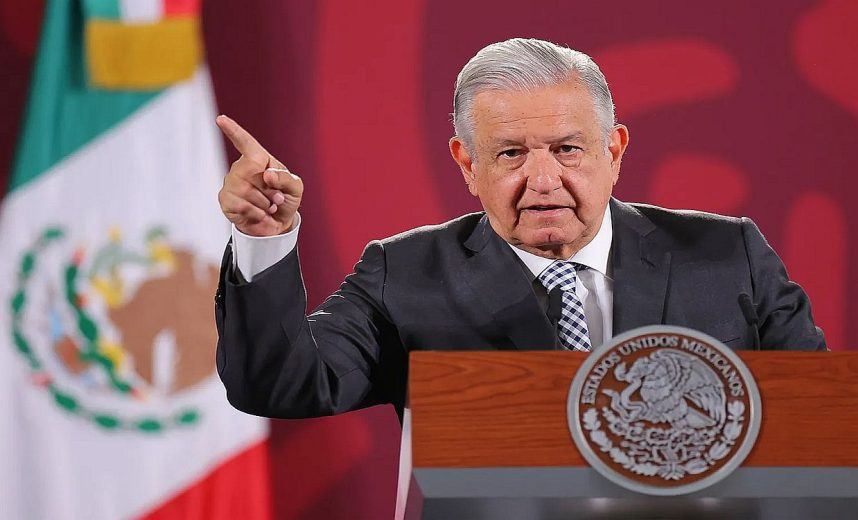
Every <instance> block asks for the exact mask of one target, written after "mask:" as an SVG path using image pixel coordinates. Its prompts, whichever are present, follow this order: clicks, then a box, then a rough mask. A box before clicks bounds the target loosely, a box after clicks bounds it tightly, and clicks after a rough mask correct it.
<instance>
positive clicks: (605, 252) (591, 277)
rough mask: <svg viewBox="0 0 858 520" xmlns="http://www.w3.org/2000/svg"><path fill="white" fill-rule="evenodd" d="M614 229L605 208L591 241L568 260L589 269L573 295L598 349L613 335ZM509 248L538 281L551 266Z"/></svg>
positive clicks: (608, 209)
mask: <svg viewBox="0 0 858 520" xmlns="http://www.w3.org/2000/svg"><path fill="white" fill-rule="evenodd" d="M613 238H614V227H613V225H612V224H611V206H610V205H608V206H606V207H605V215H604V216H603V217H602V225H601V226H600V227H599V231H598V232H597V233H596V236H595V237H593V240H591V241H590V243H589V244H587V245H586V246H584V247H582V248H581V250H580V251H578V252H577V253H575V254H574V255H572V256H571V257H570V258H567V260H570V261H572V262H576V263H579V264H581V265H586V266H587V267H589V269H586V270H582V271H579V272H578V284H577V287H576V288H575V294H576V295H577V296H578V299H579V300H580V301H581V302H582V303H583V304H584V321H586V322H587V332H589V334H590V345H592V347H593V348H595V347H598V346H599V345H601V344H602V343H604V342H605V341H608V340H609V339H611V337H612V336H613V330H614V329H613V324H614V315H613V314H614V312H613V310H614V280H613V279H612V278H611V277H610V276H608V258H609V257H610V254H611V241H612V240H613ZM510 247H511V248H512V250H513V251H514V252H515V254H517V255H518V257H519V258H521V261H522V262H524V265H526V266H527V268H528V269H530V272H531V273H533V277H534V279H535V278H538V277H539V275H540V274H542V271H544V270H546V269H548V266H550V265H551V264H553V263H554V260H552V259H550V258H543V257H541V256H536V255H534V254H533V253H528V252H527V251H524V250H522V249H519V248H517V247H515V246H513V245H512V244H510Z"/></svg>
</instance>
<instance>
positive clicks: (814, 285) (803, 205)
mask: <svg viewBox="0 0 858 520" xmlns="http://www.w3.org/2000/svg"><path fill="white" fill-rule="evenodd" d="M363 4H365V3H363V2H346V1H343V2H333V1H319V2H313V1H306V2H297V1H292V2H287V1H282V0H246V1H243V2H240V3H238V2H227V1H225V0H217V1H215V0H209V1H208V2H206V3H204V5H205V7H204V9H205V17H204V18H205V20H204V21H205V24H206V26H205V33H206V45H207V47H208V55H209V63H210V67H211V70H212V74H213V77H214V82H215V90H216V95H217V98H218V102H219V105H220V110H221V111H222V112H224V113H227V114H229V115H231V116H232V117H234V118H235V119H237V120H238V121H239V122H241V123H242V124H244V125H245V126H246V127H247V128H248V129H249V130H250V131H251V132H252V133H254V135H256V136H257V138H258V139H259V140H260V141H261V142H262V143H263V144H264V145H265V146H266V147H267V148H268V149H269V150H270V151H271V152H272V153H274V154H275V155H277V156H278V157H279V158H280V159H281V160H282V161H283V162H285V163H286V164H287V165H288V166H289V167H290V168H291V169H293V170H294V171H296V172H297V173H299V174H300V175H302V176H303V177H304V179H305V183H306V187H307V191H306V196H305V202H304V204H303V208H302V214H303V216H304V224H303V227H302V231H301V233H302V235H301V236H302V238H301V245H300V248H301V255H302V257H303V258H304V259H314V261H313V262H306V261H305V275H306V278H307V285H308V290H309V293H310V299H311V302H313V303H316V302H318V301H320V300H321V299H322V298H323V297H324V296H325V295H327V294H328V293H330V292H331V291H332V290H333V289H335V288H336V286H337V285H338V283H339V281H340V280H341V279H342V277H343V275H344V274H346V273H347V272H349V270H350V269H351V266H352V265H353V263H354V262H355V260H356V259H357V256H358V254H359V253H360V250H361V249H362V247H363V245H364V244H365V243H366V242H367V241H368V240H370V239H372V238H378V237H381V236H385V235H389V234H392V233H395V232H397V231H400V230H403V229H406V228H409V227H413V226H415V225H420V224H425V223H431V222H440V221H442V220H446V219H448V218H452V217H454V216H456V215H459V214H461V213H462V212H465V211H471V210H474V209H476V208H477V207H478V206H477V204H476V201H475V200H473V199H471V198H470V196H469V195H468V194H467V191H466V190H465V189H464V186H462V185H461V181H460V176H459V175H458V173H457V170H456V168H455V166H454V164H453V163H452V161H451V160H450V159H449V157H448V155H447V151H446V143H447V140H448V138H449V137H450V134H451V131H452V129H451V125H450V123H449V112H450V104H451V89H452V85H453V82H454V79H455V75H456V73H457V71H458V70H459V68H460V67H461V66H462V65H463V64H464V62H465V61H466V60H467V59H468V58H469V57H470V56H471V55H472V54H473V53H474V52H475V51H476V50H478V49H479V48H480V47H482V46H483V45H485V44H487V43H489V42H492V41H496V40H500V39H505V38H508V37H512V36H534V37H540V38H545V39H550V40H554V41H556V42H560V43H567V44H569V45H570V46H572V47H574V48H577V49H579V50H582V51H585V52H588V53H590V54H592V55H593V56H594V57H595V58H596V60H597V62H598V63H600V65H601V66H602V68H603V70H604V71H605V74H606V76H607V78H608V81H609V84H610V85H611V87H612V90H613V92H614V96H615V102H616V105H617V115H618V117H619V119H620V121H622V122H623V123H625V124H627V125H628V126H629V128H630V130H631V137H632V138H631V145H630V148H629V151H628V153H627V156H626V159H625V160H624V163H623V172H622V176H621V180H620V184H619V185H618V188H617V195H618V196H619V197H620V198H623V199H625V200H635V201H649V202H653V203H658V204H662V205H667V206H672V207H693V208H700V209H707V210H712V211H718V212H722V213H728V214H734V215H740V214H741V215H748V216H750V217H752V218H753V219H754V220H755V221H756V222H757V223H758V225H759V226H760V228H761V229H762V230H763V232H764V233H765V234H766V236H767V237H768V238H769V240H770V241H771V242H772V244H773V245H774V246H775V248H776V250H777V251H779V253H780V254H781V256H782V257H783V258H784V260H785V262H786V264H787V267H788V269H789V270H790V274H791V275H792V277H793V278H794V279H796V280H797V281H799V282H800V283H802V285H804V286H805V288H806V289H807V291H808V292H809V293H810V295H811V299H812V302H813V308H814V314H815V316H816V319H817V322H818V323H819V324H820V325H822V326H823V328H824V329H825V331H826V336H827V338H828V341H829V345H830V346H831V347H832V348H834V349H842V348H856V346H857V345H858V342H855V341H854V340H850V339H849V338H853V337H856V334H858V307H856V304H855V303H853V302H854V301H855V300H856V296H858V277H856V275H855V274H854V270H851V269H848V267H849V266H850V265H851V263H852V259H854V258H855V256H856V245H858V231H856V230H854V229H851V228H850V227H849V226H848V222H850V221H853V220H854V219H855V218H856V209H855V205H854V204H853V203H851V201H852V200H853V198H854V197H855V195H856V191H858V190H856V188H858V181H856V178H855V176H854V175H852V172H853V169H854V166H853V165H855V164H858V137H856V136H858V95H856V92H858V52H856V49H858V37H857V36H856V31H855V29H854V28H855V27H858V2H854V1H852V0H831V1H811V0H792V1H781V0H778V1H774V0H772V1H767V2H746V1H742V0H731V1H721V2H711V3H708V4H705V3H700V2H693V3H691V2H684V1H680V0H663V1H660V2H639V1H636V0H617V1H615V2H612V3H611V4H610V5H608V4H605V3H603V2H592V3H584V2H563V1H556V2H548V1H543V2H520V1H519V2H512V1H507V0H493V1H491V2H488V1H486V2H461V1H450V0H436V1H433V2H429V1H409V2H401V1H400V2H395V1H390V2H367V3H366V4H373V5H369V6H367V5H363ZM689 4H691V6H690V5H689ZM239 6H240V7H239ZM40 10H41V2H40V1H35V0H30V1H27V2H25V1H23V0H20V1H10V0H0V23H1V25H0V71H2V75H3V76H2V79H3V81H2V82H0V111H2V119H0V165H2V166H3V169H2V170H0V176H2V177H0V183H2V184H5V182H4V181H5V175H6V172H7V171H8V167H7V165H8V164H9V160H10V157H11V150H12V143H13V141H14V137H15V135H16V133H17V127H18V124H19V121H20V116H21V107H22V103H23V100H24V95H25V90H26V86H27V76H28V73H29V68H30V66H31V61H32V55H33V50H34V47H35V45H34V41H35V40H34V38H35V34H36V32H37V28H38V20H39V17H40ZM397 443H398V440H397V432H396V430H395V419H394V418H393V417H392V414H391V411H390V409H389V408H386V407H380V408H375V409H372V410H369V411H366V412H359V413H355V414H348V415H347V416H344V417H337V418H328V419H320V420H313V421H302V422H287V421H279V422H275V424H274V427H273V434H272V441H271V450H272V455H273V460H274V463H273V464H272V466H273V473H274V474H273V479H274V489H275V496H276V498H275V500H276V510H277V511H278V512H279V513H280V515H281V516H283V517H292V518H307V519H310V518H355V517H360V516H364V517H370V518H380V517H384V516H387V513H388V512H389V511H390V510H391V509H392V498H393V489H392V486H393V482H394V480H395V464H396V459H395V455H396V453H397V450H398V446H397ZM323 504H326V505H323ZM340 509H342V510H343V511H345V512H344V513H341V514H340V515H337V514H336V513H334V511H337V510H340Z"/></svg>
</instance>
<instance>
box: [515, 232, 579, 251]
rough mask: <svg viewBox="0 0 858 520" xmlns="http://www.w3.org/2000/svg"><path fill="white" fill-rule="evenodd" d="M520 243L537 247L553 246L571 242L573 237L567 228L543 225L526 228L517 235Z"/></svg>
mask: <svg viewBox="0 0 858 520" xmlns="http://www.w3.org/2000/svg"><path fill="white" fill-rule="evenodd" d="M519 236H520V237H521V243H522V245H525V246H529V247H538V248H553V247H559V246H562V245H564V244H569V243H571V242H572V241H573V240H574V239H573V238H572V237H571V234H570V233H569V231H568V230H567V229H564V228H561V227H545V228H540V229H535V230H528V231H527V232H525V233H522V234H521V235H519Z"/></svg>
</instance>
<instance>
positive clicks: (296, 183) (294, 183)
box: [262, 168, 303, 195]
mask: <svg viewBox="0 0 858 520" xmlns="http://www.w3.org/2000/svg"><path fill="white" fill-rule="evenodd" d="M262 180H263V181H265V184H266V186H267V187H269V188H271V189H275V190H279V191H282V192H284V193H290V194H293V195H300V194H301V192H302V191H303V184H302V182H301V178H300V177H298V176H297V175H295V174H293V173H292V172H290V171H289V170H287V169H285V168H266V169H265V171H264V172H263V173H262Z"/></svg>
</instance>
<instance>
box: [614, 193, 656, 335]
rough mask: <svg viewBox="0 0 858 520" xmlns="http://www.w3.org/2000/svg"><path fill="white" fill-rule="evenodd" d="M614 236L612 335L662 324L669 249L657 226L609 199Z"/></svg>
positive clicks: (630, 209) (625, 206)
mask: <svg viewBox="0 0 858 520" xmlns="http://www.w3.org/2000/svg"><path fill="white" fill-rule="evenodd" d="M610 204H611V217H612V224H613V228H614V238H613V242H612V244H611V260H610V266H611V268H612V276H613V279H614V320H613V321H614V325H613V328H614V335H615V336H616V335H617V334H620V333H622V332H625V331H627V330H630V329H633V328H636V327H642V326H644V325H654V324H660V323H664V306H665V299H666V297H667V287H668V281H669V278H670V260H671V255H670V252H669V251H667V250H666V249H665V248H664V247H662V246H661V244H660V243H659V241H658V238H659V232H658V228H657V227H656V226H655V225H654V224H653V223H652V221H650V220H649V219H648V218H647V217H646V216H644V215H643V214H642V213H641V212H640V211H638V210H637V209H635V208H634V207H632V206H630V205H628V204H624V203H622V202H620V201H618V200H616V199H614V198H612V199H611V201H610Z"/></svg>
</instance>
